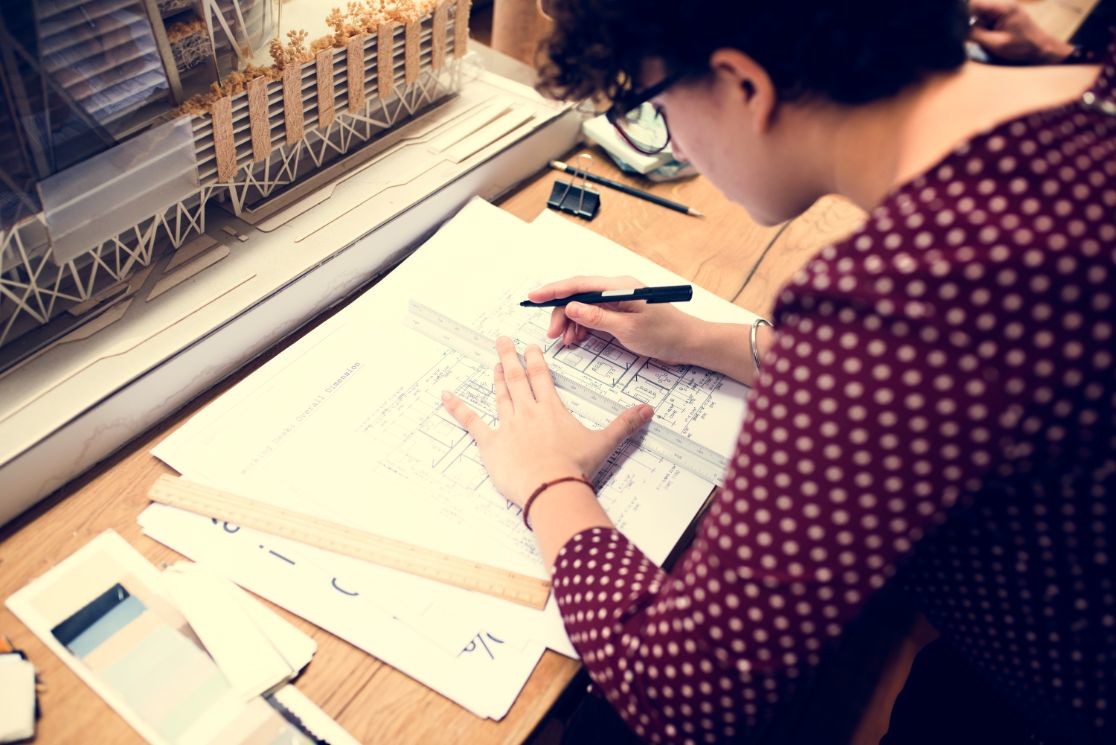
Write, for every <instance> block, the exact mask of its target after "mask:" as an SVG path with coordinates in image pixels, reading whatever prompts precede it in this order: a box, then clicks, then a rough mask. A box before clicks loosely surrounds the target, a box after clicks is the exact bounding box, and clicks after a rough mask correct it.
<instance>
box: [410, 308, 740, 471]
mask: <svg viewBox="0 0 1116 745" xmlns="http://www.w3.org/2000/svg"><path fill="white" fill-rule="evenodd" d="M409 322H410V325H411V327H412V328H414V329H416V330H418V331H421V332H422V333H424V334H426V335H427V336H429V337H430V338H432V339H434V340H435V341H438V342H441V343H442V344H445V345H446V346H447V347H449V348H450V349H453V350H455V351H457V352H460V353H461V354H464V355H465V356H467V357H469V358H470V359H473V360H475V361H476V362H479V363H480V364H482V365H487V366H490V367H492V366H495V365H496V362H497V361H498V358H497V355H496V343H495V341H494V340H491V339H487V338H485V337H484V336H483V335H482V334H480V333H478V332H476V331H474V330H473V329H471V328H469V327H467V326H463V325H462V324H460V323H458V322H457V321H454V320H453V319H452V318H448V317H447V316H444V315H442V314H441V313H439V312H438V311H436V310H434V309H432V308H429V307H427V306H425V305H423V304H422V303H418V302H415V301H413V300H412V301H411V313H410V316H409ZM550 372H551V377H553V378H554V385H555V386H556V387H557V388H558V390H560V391H565V392H566V393H568V394H570V395H572V396H576V397H578V398H580V399H582V400H583V401H585V402H587V403H589V404H592V405H593V406H595V407H597V408H598V409H601V410H603V411H606V412H608V413H610V414H612V415H613V416H617V415H619V414H620V413H621V412H622V411H624V410H625V409H626V408H628V407H627V406H625V405H624V404H622V403H620V402H619V401H614V400H613V399H611V398H609V397H608V396H605V395H603V394H602V393H600V392H599V391H596V390H594V389H593V388H592V387H590V386H588V385H586V384H585V383H582V382H580V381H578V380H575V379H574V378H571V377H570V376H568V375H565V374H563V373H562V372H560V371H556V370H554V369H553V368H551V371H550ZM638 442H639V444H640V445H641V446H642V447H643V448H644V449H646V450H648V451H649V452H651V453H654V454H655V455H657V456H659V457H660V458H663V459H665V460H667V461H669V462H671V463H674V464H675V465H677V466H678V467H679V468H684V469H686V470H687V471H689V472H691V473H693V474H696V475H697V476H700V477H701V478H703V479H705V480H706V481H709V482H711V483H713V484H720V483H721V479H722V478H723V477H724V474H725V469H726V467H727V466H728V459H727V458H725V457H724V456H723V455H720V454H719V453H716V452H714V451H713V450H710V449H709V448H707V447H704V446H703V445H699V444H698V443H696V442H694V441H693V440H691V439H690V438H688V437H686V436H685V435H681V434H678V433H677V432H675V431H673V430H672V429H670V428H669V427H666V426H664V425H662V424H660V423H658V422H656V421H654V420H652V421H651V422H650V423H649V424H648V426H647V427H646V428H645V429H644V431H643V433H642V437H641V438H640V439H639V440H638Z"/></svg>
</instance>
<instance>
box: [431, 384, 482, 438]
mask: <svg viewBox="0 0 1116 745" xmlns="http://www.w3.org/2000/svg"><path fill="white" fill-rule="evenodd" d="M442 405H443V406H445V407H446V411H448V412H449V413H450V415H451V416H452V417H453V418H454V419H456V420H457V423H458V424H460V425H461V426H462V427H464V428H465V431H466V432H468V433H469V434H470V435H472V437H473V439H474V440H476V441H477V444H478V445H479V444H480V443H481V442H482V441H483V440H485V439H486V438H487V437H488V436H489V435H490V434H492V428H491V427H489V426H488V425H487V424H485V421H484V420H483V419H481V417H480V415H479V414H478V413H477V412H475V411H473V409H472V408H471V407H470V406H469V405H468V404H467V403H465V402H464V401H462V400H461V399H460V398H458V397H457V396H455V395H454V394H453V393H451V392H449V391H442Z"/></svg>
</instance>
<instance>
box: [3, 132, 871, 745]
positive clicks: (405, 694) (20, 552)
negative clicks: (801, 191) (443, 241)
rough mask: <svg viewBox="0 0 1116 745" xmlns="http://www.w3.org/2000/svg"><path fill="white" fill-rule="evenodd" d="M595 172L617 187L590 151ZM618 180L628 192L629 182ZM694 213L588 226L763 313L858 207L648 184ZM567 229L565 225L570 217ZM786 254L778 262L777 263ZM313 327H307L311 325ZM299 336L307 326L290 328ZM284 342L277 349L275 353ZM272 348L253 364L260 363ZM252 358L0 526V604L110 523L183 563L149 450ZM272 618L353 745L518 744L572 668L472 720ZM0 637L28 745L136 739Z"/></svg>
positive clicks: (619, 211) (634, 214)
mask: <svg viewBox="0 0 1116 745" xmlns="http://www.w3.org/2000/svg"><path fill="white" fill-rule="evenodd" d="M595 160H596V165H595V169H596V171H597V172H598V173H602V174H605V175H610V176H613V177H616V178H621V179H622V178H623V177H622V176H620V175H619V173H618V172H616V171H615V169H612V168H611V167H610V165H609V164H607V163H606V158H605V156H604V155H603V154H601V153H597V154H596V158H595ZM558 175H559V174H557V172H555V171H550V170H544V171H540V173H539V174H538V175H537V176H536V177H535V178H534V179H533V180H531V181H529V182H528V183H527V184H526V185H524V186H522V188H520V189H518V190H516V191H515V193H513V194H512V195H511V196H510V197H508V198H507V199H505V200H504V201H503V202H502V205H501V206H502V207H503V208H504V209H507V210H508V211H509V212H511V213H513V214H515V215H517V216H519V217H520V218H523V219H525V220H530V219H533V218H534V217H535V216H536V215H537V214H538V213H539V212H540V211H541V210H542V209H544V207H543V205H544V204H545V200H546V196H547V194H549V190H550V185H551V184H552V183H553V182H554V180H555V178H556V177H558ZM628 181H629V182H630V183H636V182H634V181H631V180H630V179H628ZM653 190H654V191H656V192H657V193H660V194H663V195H665V196H669V197H670V198H672V199H676V200H678V201H681V202H684V203H686V204H690V205H693V206H695V207H697V208H699V209H701V210H703V211H704V212H705V213H706V214H707V216H708V217H706V218H705V219H698V218H694V217H689V216H686V215H682V214H679V213H675V212H671V211H669V210H666V209H663V208H661V207H658V206H656V205H653V204H650V203H648V202H644V201H642V200H638V199H635V198H633V197H630V196H628V195H625V194H621V193H619V192H614V191H609V190H607V189H603V190H602V191H603V194H602V207H601V211H600V214H599V215H598V217H597V219H596V220H594V221H593V222H592V223H583V222H580V221H579V223H580V224H582V225H586V226H587V227H589V228H590V229H592V230H594V231H597V232H599V233H601V234H602V235H605V236H607V237H609V238H611V239H613V240H616V241H618V242H620V243H622V244H624V245H627V246H629V247H630V248H632V249H633V250H635V251H637V252H638V253H641V254H643V255H644V256H647V257H649V258H651V259H653V260H655V261H658V262H659V263H661V264H663V265H665V266H667V267H669V268H671V269H673V270H674V271H676V272H677V273H679V274H681V275H683V276H685V277H688V278H690V279H691V280H693V281H694V282H695V283H697V284H699V285H701V286H703V287H706V288H707V289H709V290H711V291H713V292H715V293H717V294H718V295H720V296H721V297H723V298H726V299H729V300H733V299H737V300H738V302H741V303H743V304H744V305H745V306H746V307H750V308H752V309H754V310H757V311H761V312H766V311H768V310H769V309H770V306H771V303H772V300H773V293H774V291H775V288H776V287H777V286H778V285H779V284H780V283H781V281H782V280H783V279H785V278H786V277H787V276H788V275H789V274H790V273H792V272H793V271H794V270H795V269H796V268H797V266H798V265H799V264H800V263H801V261H802V259H803V258H804V257H806V256H807V255H809V254H810V253H811V252H812V251H813V250H816V249H817V248H819V247H820V246H821V245H822V244H823V243H824V242H825V241H826V240H827V239H829V238H830V237H831V236H832V235H834V234H835V233H837V232H839V231H840V230H844V229H848V228H849V227H851V226H852V225H853V224H855V222H856V221H857V217H858V215H857V211H856V210H855V209H853V208H851V207H849V206H847V205H844V204H842V203H840V202H838V201H837V200H829V199H827V200H825V201H823V202H822V203H820V204H819V205H818V206H817V208H815V209H814V210H811V211H810V212H809V213H807V214H806V215H804V216H802V217H801V218H799V219H798V220H796V221H795V222H794V223H792V224H791V225H790V226H789V227H786V229H784V228H783V227H776V228H764V227H760V226H758V225H756V224H755V223H753V222H752V221H751V219H749V217H748V216H747V214H746V213H745V212H744V210H743V209H742V208H740V207H738V206H736V205H733V204H730V203H729V202H727V200H725V199H724V198H723V197H722V196H721V195H720V194H718V193H717V191H716V190H715V189H714V188H713V187H712V185H710V184H709V183H708V182H706V181H705V180H704V179H701V178H697V179H691V180H688V181H685V182H681V183H676V184H666V185H659V186H656V187H654V189H653ZM568 219H571V220H574V219H575V218H572V217H570V218H568ZM784 255H785V256H786V257H788V259H787V260H783V259H782V257H783V256H784ZM320 320H321V319H317V320H316V321H315V323H316V322H318V321H320ZM301 333H305V331H302V332H300V334H301ZM293 340H294V339H293V338H292V339H289V340H287V341H286V342H284V343H283V344H281V345H279V348H282V347H284V346H286V345H287V344H289V343H290V342H291V341H293ZM277 351H279V349H278V348H277V349H274V350H272V351H271V352H269V353H268V354H267V355H265V357H270V356H271V355H272V354H274V353H275V352H277ZM262 362H263V360H258V361H256V362H254V363H253V364H251V365H249V366H248V367H246V368H245V369H243V370H241V371H240V372H238V373H237V374H236V375H235V376H233V378H231V379H229V380H226V381H225V382H223V383H221V384H219V385H217V386H215V387H214V388H213V389H212V390H211V391H209V392H208V393H206V394H204V395H202V396H200V397H199V398H198V399H196V400H195V401H193V402H191V403H190V404H189V405H188V406H186V407H185V408H184V409H183V410H182V411H180V412H178V413H177V414H176V415H175V416H173V417H172V418H171V419H170V420H168V421H167V422H165V423H164V424H162V425H160V426H158V427H156V428H154V429H153V430H151V431H149V432H147V433H145V434H143V435H141V436H140V437H139V438H137V439H136V440H135V441H133V442H132V443H130V444H129V445H127V446H126V447H125V448H124V449H123V450H121V451H120V452H118V453H117V454H116V455H114V456H113V457H111V458H109V459H108V460H107V461H105V462H103V463H101V464H100V465H98V466H97V467H96V468H94V469H93V470H92V471H91V472H89V473H87V474H86V475H85V476H83V477H81V478H80V479H77V480H76V481H74V482H73V483H71V484H69V485H67V486H66V487H65V488H64V489H62V490H60V491H59V492H58V493H56V494H54V495H53V496H52V497H50V498H49V499H47V500H46V501H44V502H42V503H40V504H39V505H38V506H36V507H35V508H33V509H32V510H31V511H30V512H29V513H27V514H25V515H23V516H22V517H20V518H18V519H17V520H16V521H14V522H13V523H11V524H9V525H7V526H5V527H3V528H2V529H0V598H7V597H8V596H9V595H10V594H11V593H12V592H14V591H15V590H17V589H18V588H20V587H22V586H23V585H25V584H26V583H27V582H28V581H30V580H31V579H33V578H34V577H36V576H38V575H40V574H42V573H43V572H45V571H46V570H48V569H49V568H51V567H52V566H54V565H55V564H56V563H57V562H58V561H60V560H61V559H62V558H64V557H65V556H67V555H69V554H70V553H72V552H73V551H75V550H76V549H78V548H80V547H81V546H82V545H84V544H85V543H86V542H87V541H88V540H89V539H91V538H92V537H93V536H95V535H97V534H98V533H100V532H102V531H104V530H106V529H109V528H112V529H114V530H116V531H117V532H118V533H120V534H121V535H122V536H124V538H125V539H127V540H128V541H129V542H130V543H131V544H132V545H133V546H135V547H136V548H138V549H139V550H140V551H141V553H143V555H144V556H146V557H147V558H148V559H149V560H150V561H152V562H153V563H155V564H156V565H159V564H162V563H164V562H167V563H169V562H173V561H177V560H179V559H180V558H181V557H180V556H179V555H178V554H176V553H175V552H173V551H171V550H169V549H167V548H165V547H163V546H162V545H160V544H158V543H156V542H154V541H152V540H151V539H149V538H147V537H146V536H144V535H142V533H141V532H140V528H139V526H138V524H137V523H136V517H137V516H138V515H139V513H140V512H141V511H142V510H143V508H144V507H145V506H146V504H147V500H146V498H145V494H146V493H147V489H148V487H149V486H150V485H151V483H152V482H154V481H155V479H156V478H157V477H158V476H159V475H161V474H163V473H169V472H170V469H168V468H167V467H166V466H164V465H163V464H162V463H161V462H160V461H158V460H156V459H155V458H154V457H153V456H152V455H150V450H151V448H152V447H153V446H154V445H155V444H156V443H157V442H159V441H160V440H162V439H163V438H164V437H166V436H167V435H168V434H169V433H171V432H173V431H174V430H175V429H176V428H177V427H178V426H179V425H180V424H182V423H183V422H184V421H186V420H187V419H188V418H189V417H190V416H191V415H192V414H193V413H195V412H196V411H198V410H199V409H200V408H201V407H202V406H204V405H205V404H206V403H207V402H208V401H211V400H212V399H214V398H215V397H217V396H218V395H220V394H221V393H222V392H224V391H226V390H228V389H229V388H230V387H231V386H232V385H234V384H235V383H236V382H237V381H239V380H241V379H243V378H244V377H245V376H246V375H248V374H249V373H250V372H251V371H252V370H254V369H256V368H257V367H258V366H259V365H260V364H262ZM279 612H280V613H281V614H282V615H284V617H286V618H288V619H290V620H291V621H292V622H293V623H295V625H297V626H298V627H299V628H301V629H302V630H304V631H306V632H307V633H309V634H310V635H311V636H313V637H314V638H315V639H316V640H317V642H318V653H317V655H316V656H315V657H314V660H313V662H311V663H310V665H309V667H308V668H307V669H306V671H305V672H304V673H303V674H302V676H301V677H300V678H299V679H298V682H297V685H298V687H299V688H300V689H301V690H302V691H303V692H304V693H306V694H307V695H308V696H309V697H310V698H311V699H312V700H314V701H315V702H316V703H317V704H318V705H319V706H321V707H322V709H323V710H325V711H326V712H327V713H328V714H330V715H331V716H333V717H334V718H336V719H337V720H338V722H339V723H340V724H341V725H343V726H344V727H345V728H347V729H348V730H349V732H351V733H352V734H353V735H354V736H355V737H356V738H358V739H359V740H361V741H362V742H369V743H377V742H383V743H407V742H413V743H425V742H433V741H445V739H446V736H447V733H452V737H451V739H453V740H455V741H460V742H470V743H518V742H521V741H522V740H523V739H524V738H526V737H527V736H528V735H529V734H530V733H531V731H532V730H533V729H534V728H535V726H536V725H537V724H538V722H539V721H540V720H541V719H542V718H543V717H544V716H545V715H546V713H547V711H548V710H549V709H550V707H551V706H552V705H553V703H554V701H555V700H556V699H557V698H558V696H559V695H560V694H561V693H562V691H563V690H564V689H565V687H566V685H567V684H568V683H569V681H570V679H571V678H572V677H573V676H574V674H575V673H576V672H577V669H578V665H577V663H575V662H573V661H571V660H568V659H566V658H564V657H561V656H559V655H556V654H554V653H552V652H547V653H546V654H545V655H544V657H543V659H542V661H541V662H540V663H539V666H538V668H537V669H536V670H535V672H534V674H533V675H532V676H531V679H530V681H529V682H528V684H527V687H526V689H525V690H524V691H523V693H522V694H521V695H520V697H519V699H518V700H517V702H516V704H515V705H514V706H513V708H512V710H511V712H510V713H509V714H508V716H507V717H505V718H504V720H502V721H500V722H492V721H486V720H481V719H478V718H476V717H474V716H473V715H471V714H469V713H468V712H466V711H465V710H464V709H462V708H460V707H459V706H457V705H456V704H453V703H451V702H449V701H447V700H446V699H444V698H442V697H441V696H440V695H438V694H436V693H433V692H432V691H430V690H428V689H427V688H425V687H424V686H422V685H421V684H419V683H416V682H415V681H413V680H411V679H410V678H408V677H406V676H404V675H403V674H401V673H399V672H398V671H396V670H394V669H393V668H391V667H389V666H387V665H384V664H382V663H380V662H379V661H378V660H376V659H375V658H373V657H371V656H369V655H368V654H366V653H364V652H362V651H359V650H357V649H355V648H354V647H352V646H350V645H349V644H348V643H346V642H344V641H342V640H340V639H338V638H336V637H334V636H332V635H331V634H329V633H327V632H324V631H322V630H320V629H318V628H316V627H314V626H312V625H311V624H309V623H307V622H305V621H303V620H302V619H300V618H297V617H294V616H293V615H291V614H289V613H287V612H285V611H282V610H280V611H279ZM0 633H2V634H5V635H7V636H8V637H10V638H11V640H12V641H13V643H14V644H15V645H16V646H17V647H19V648H21V649H24V650H26V652H27V653H28V655H29V656H30V658H31V660H32V662H33V663H34V664H35V666H36V667H37V668H38V670H39V671H40V673H41V676H42V680H43V682H44V683H45V685H46V690H45V692H44V693H43V694H42V696H41V699H40V700H41V704H42V709H43V717H42V719H41V720H40V721H39V723H38V729H37V732H38V739H37V741H38V742H44V743H53V742H75V741H82V740H87V739H88V736H89V734H90V733H96V740H97V741H99V742H131V741H138V739H139V738H138V736H137V735H136V734H135V733H134V732H133V731H132V730H131V728H130V727H128V726H127V725H126V724H125V723H124V721H123V720H122V719H120V718H119V717H118V716H117V715H116V714H115V713H113V712H112V711H111V710H110V709H109V708H108V706H107V705H106V704H105V703H104V702H103V701H101V699H100V698H99V697H98V696H97V695H96V694H94V693H93V692H92V691H90V690H89V689H88V688H86V687H85V685H84V684H83V683H81V682H80V681H79V680H78V679H77V677H76V676H74V675H73V673H71V672H70V670H69V669H68V668H67V667H65V665H63V664H62V662H61V661H60V660H58V659H57V658H56V657H55V656H54V655H53V654H52V653H51V652H49V651H48V650H47V649H46V648H45V647H44V646H43V645H42V644H40V643H39V641H38V640H37V639H36V638H35V637H34V636H32V634H31V633H30V632H29V631H28V630H27V629H26V628H25V627H24V626H23V625H22V624H21V623H19V622H18V621H17V620H16V619H15V618H14V616H12V614H11V612H10V611H8V610H7V609H6V608H3V609H0Z"/></svg>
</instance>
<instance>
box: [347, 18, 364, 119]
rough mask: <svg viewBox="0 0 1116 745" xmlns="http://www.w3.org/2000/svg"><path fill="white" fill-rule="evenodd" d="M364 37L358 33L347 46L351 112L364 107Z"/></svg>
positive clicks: (357, 111) (355, 112) (348, 88)
mask: <svg viewBox="0 0 1116 745" xmlns="http://www.w3.org/2000/svg"><path fill="white" fill-rule="evenodd" d="M364 39H365V35H364V34H357V35H356V36H354V37H352V38H351V39H349V42H348V44H347V45H346V48H345V65H346V66H347V70H348V85H347V90H348V94H349V113H350V114H357V113H360V111H361V109H363V108H364Z"/></svg>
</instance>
